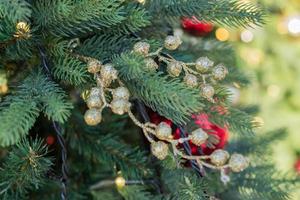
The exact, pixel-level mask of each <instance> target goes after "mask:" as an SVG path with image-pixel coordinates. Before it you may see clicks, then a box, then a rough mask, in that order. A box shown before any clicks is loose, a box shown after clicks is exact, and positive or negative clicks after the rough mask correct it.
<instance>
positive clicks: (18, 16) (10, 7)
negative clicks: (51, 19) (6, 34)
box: [0, 0, 31, 25]
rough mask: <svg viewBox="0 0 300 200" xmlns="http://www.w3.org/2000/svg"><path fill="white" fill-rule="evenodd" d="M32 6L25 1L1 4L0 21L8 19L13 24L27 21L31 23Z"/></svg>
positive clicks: (11, 0)
mask: <svg viewBox="0 0 300 200" xmlns="http://www.w3.org/2000/svg"><path fill="white" fill-rule="evenodd" d="M30 16H31V5H30V4H29V3H28V2H27V1H25V0H10V1H1V2H0V21H2V18H7V19H8V20H9V21H11V22H12V23H14V25H15V23H16V22H17V21H21V20H25V21H29V18H30Z"/></svg>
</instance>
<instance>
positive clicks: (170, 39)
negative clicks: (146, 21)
mask: <svg viewBox="0 0 300 200" xmlns="http://www.w3.org/2000/svg"><path fill="white" fill-rule="evenodd" d="M181 43H182V41H181V39H180V38H179V37H176V36H172V35H170V36H167V37H166V39H165V44H164V46H165V48H166V49H168V50H176V49H177V48H178V47H179V46H180V45H181Z"/></svg>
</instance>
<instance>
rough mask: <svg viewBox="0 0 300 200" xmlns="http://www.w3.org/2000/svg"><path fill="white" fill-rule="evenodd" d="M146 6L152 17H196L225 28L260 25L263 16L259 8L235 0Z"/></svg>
mask: <svg viewBox="0 0 300 200" xmlns="http://www.w3.org/2000/svg"><path fill="white" fill-rule="evenodd" d="M147 6H148V7H149V10H150V11H151V13H152V14H153V15H154V16H156V15H158V16H163V17H167V18H169V19H171V20H172V19H178V18H179V17H192V16H196V17H197V18H199V20H203V21H209V22H215V23H218V24H221V25H227V26H242V27H246V26H253V25H261V24H262V23H263V19H264V16H265V14H264V12H263V10H262V9H261V8H259V7H257V6H254V5H252V4H250V3H241V2H240V1H237V0H218V1H217V2H216V1H214V0H208V1H207V0H188V1H186V0H152V1H148V4H147Z"/></svg>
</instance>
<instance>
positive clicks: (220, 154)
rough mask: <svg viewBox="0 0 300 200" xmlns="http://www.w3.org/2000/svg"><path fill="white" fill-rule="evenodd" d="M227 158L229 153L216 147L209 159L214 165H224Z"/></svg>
mask: <svg viewBox="0 0 300 200" xmlns="http://www.w3.org/2000/svg"><path fill="white" fill-rule="evenodd" d="M228 158H229V153H228V152H227V151H224V150H222V149H217V150H215V151H214V152H213V153H212V154H211V155H210V161H211V162H212V163H213V164H214V165H216V166H222V165H224V164H225V163H226V162H227V160H228Z"/></svg>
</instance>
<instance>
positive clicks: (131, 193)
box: [118, 185, 155, 200]
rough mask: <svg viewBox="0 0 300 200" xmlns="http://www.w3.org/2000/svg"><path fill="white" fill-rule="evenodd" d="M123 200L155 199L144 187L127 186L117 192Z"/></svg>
mask: <svg viewBox="0 0 300 200" xmlns="http://www.w3.org/2000/svg"><path fill="white" fill-rule="evenodd" d="M118 191H119V193H120V194H121V195H122V196H123V198H124V199H125V200H138V199H143V200H153V199H154V198H155V197H154V196H153V195H152V194H151V193H150V192H149V191H147V190H146V188H145V186H136V185H135V186H128V187H125V188H122V189H119V190H118Z"/></svg>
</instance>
